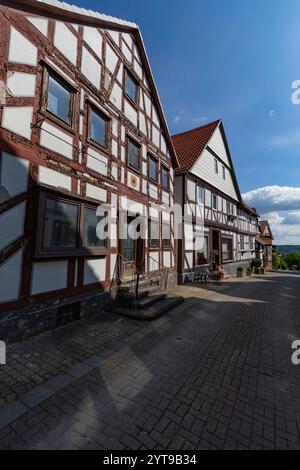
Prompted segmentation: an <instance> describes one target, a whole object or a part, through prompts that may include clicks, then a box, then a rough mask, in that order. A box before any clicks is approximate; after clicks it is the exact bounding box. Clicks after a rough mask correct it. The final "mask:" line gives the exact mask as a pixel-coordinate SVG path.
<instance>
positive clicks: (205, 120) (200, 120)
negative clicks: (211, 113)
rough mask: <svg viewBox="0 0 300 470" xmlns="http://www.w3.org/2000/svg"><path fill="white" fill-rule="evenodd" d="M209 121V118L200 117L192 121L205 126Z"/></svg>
mask: <svg viewBox="0 0 300 470" xmlns="http://www.w3.org/2000/svg"><path fill="white" fill-rule="evenodd" d="M207 121H208V117H207V116H200V117H197V118H193V119H192V122H196V123H199V124H203V123H204V122H207Z"/></svg>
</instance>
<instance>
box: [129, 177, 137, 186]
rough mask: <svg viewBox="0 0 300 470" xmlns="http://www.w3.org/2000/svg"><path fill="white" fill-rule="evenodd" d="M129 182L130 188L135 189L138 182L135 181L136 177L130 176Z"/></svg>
mask: <svg viewBox="0 0 300 470" xmlns="http://www.w3.org/2000/svg"><path fill="white" fill-rule="evenodd" d="M130 182H131V186H132V187H133V188H136V187H137V184H138V180H137V177H136V176H133V175H131V177H130Z"/></svg>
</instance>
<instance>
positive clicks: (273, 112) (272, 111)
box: [269, 109, 277, 118]
mask: <svg viewBox="0 0 300 470" xmlns="http://www.w3.org/2000/svg"><path fill="white" fill-rule="evenodd" d="M276 114H277V113H276V111H275V110H274V109H270V111H269V117H270V118H272V117H274V116H276Z"/></svg>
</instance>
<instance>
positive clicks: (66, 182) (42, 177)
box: [38, 166, 72, 191]
mask: <svg viewBox="0 0 300 470" xmlns="http://www.w3.org/2000/svg"><path fill="white" fill-rule="evenodd" d="M38 182H39V183H42V184H48V185H49V186H54V187H56V188H64V189H67V190H68V191H71V184H72V179H71V177H70V176H67V175H64V174H63V173H59V172H58V171H55V170H52V169H51V168H47V167H45V166H39V170H38Z"/></svg>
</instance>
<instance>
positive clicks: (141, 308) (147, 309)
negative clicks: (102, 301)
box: [105, 273, 184, 320]
mask: <svg viewBox="0 0 300 470" xmlns="http://www.w3.org/2000/svg"><path fill="white" fill-rule="evenodd" d="M162 284H163V283H162V282H161V277H160V273H158V274H157V275H155V276H150V275H142V276H136V275H135V276H133V277H132V279H130V280H126V279H125V280H124V279H123V280H122V279H120V278H119V279H118V286H117V289H116V293H115V298H114V301H112V302H111V304H110V305H108V306H107V307H106V308H105V310H106V311H109V312H113V313H116V314H118V315H123V316H126V317H131V318H136V319H140V320H150V319H152V318H155V317H157V316H159V315H162V314H163V313H166V312H168V311H169V310H171V309H173V308H174V307H177V306H178V305H180V304H182V303H183V301H184V299H183V297H179V296H170V295H168V294H167V293H166V291H165V289H163V288H162V287H161V286H162Z"/></svg>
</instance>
